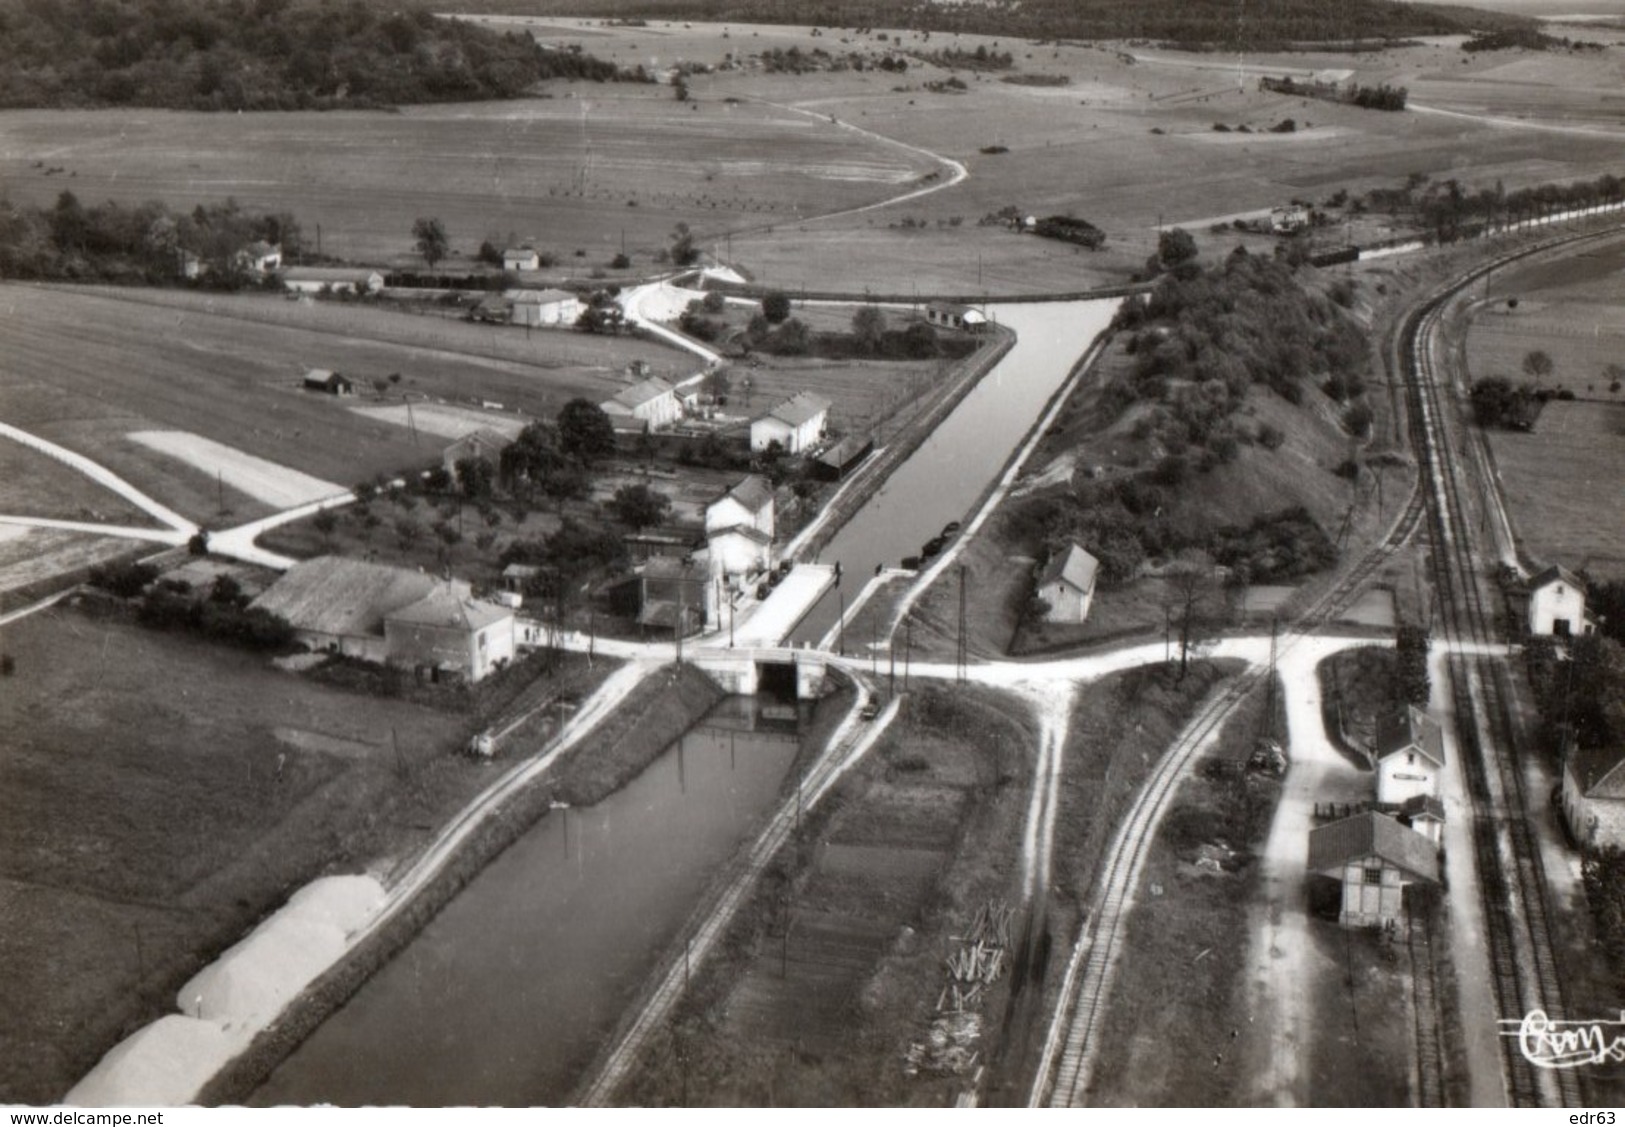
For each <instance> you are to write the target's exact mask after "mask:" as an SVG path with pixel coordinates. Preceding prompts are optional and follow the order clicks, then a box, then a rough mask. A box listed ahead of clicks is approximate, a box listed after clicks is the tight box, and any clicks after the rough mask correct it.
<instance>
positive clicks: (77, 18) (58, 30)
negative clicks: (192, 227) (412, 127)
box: [0, 0, 618, 110]
mask: <svg viewBox="0 0 1625 1127" xmlns="http://www.w3.org/2000/svg"><path fill="white" fill-rule="evenodd" d="M617 73H618V72H617V69H616V67H615V66H613V65H612V64H610V63H606V62H604V61H602V60H600V59H595V58H593V57H591V56H590V55H585V54H581V53H578V52H574V51H550V50H545V49H543V48H542V47H540V46H538V45H537V43H536V42H535V41H534V40H533V39H532V38H531V37H530V36H528V35H525V34H523V33H519V32H511V33H508V34H498V33H496V32H492V31H488V30H486V29H484V28H481V27H477V26H474V25H473V24H469V23H466V22H463V21H459V20H445V19H436V18H435V17H434V16H433V15H431V14H430V13H429V11H428V10H427V9H421V8H420V9H414V8H412V7H410V6H408V5H399V4H390V5H387V6H386V5H384V4H373V3H363V2H362V0H347V2H344V3H324V2H322V0H0V107H5V108H23V107H63V108H65V107H82V106H161V107H166V108H170V109H202V110H291V109H330V108H338V107H370V106H387V105H401V104H408V103H413V102H442V101H470V100H479V99H488V98H511V97H515V96H517V95H519V94H521V93H523V92H524V91H525V90H526V89H527V88H529V87H530V86H531V85H532V84H534V83H536V82H538V81H540V80H541V79H544V78H556V77H566V78H590V79H597V80H600V81H601V80H605V79H612V78H615V77H616V76H617Z"/></svg>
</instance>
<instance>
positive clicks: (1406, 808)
mask: <svg viewBox="0 0 1625 1127" xmlns="http://www.w3.org/2000/svg"><path fill="white" fill-rule="evenodd" d="M1399 820H1400V823H1401V824H1403V825H1407V826H1409V827H1410V828H1411V829H1413V830H1415V831H1416V832H1417V833H1419V834H1421V835H1422V836H1423V837H1425V838H1427V839H1428V840H1429V841H1431V842H1432V843H1433V845H1434V848H1439V847H1440V846H1441V845H1442V844H1443V842H1444V803H1443V802H1441V801H1439V800H1438V799H1437V798H1434V797H1433V796H1432V795H1427V794H1419V795H1416V796H1415V797H1414V798H1408V799H1406V800H1405V802H1404V804H1403V805H1401V806H1400V808H1399Z"/></svg>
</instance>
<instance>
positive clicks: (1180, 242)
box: [1157, 227, 1196, 266]
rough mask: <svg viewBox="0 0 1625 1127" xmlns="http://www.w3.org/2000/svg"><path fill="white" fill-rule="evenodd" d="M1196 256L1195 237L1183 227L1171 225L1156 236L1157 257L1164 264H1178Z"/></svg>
mask: <svg viewBox="0 0 1625 1127" xmlns="http://www.w3.org/2000/svg"><path fill="white" fill-rule="evenodd" d="M1195 257H1196V239H1195V238H1194V237H1193V236H1192V235H1191V233H1190V232H1189V231H1187V230H1185V229H1184V228H1183V227H1171V228H1169V229H1168V230H1166V231H1164V232H1162V234H1160V235H1158V236H1157V258H1158V259H1159V260H1160V261H1161V262H1162V264H1163V265H1164V266H1178V265H1179V264H1180V263H1181V262H1189V261H1191V260H1192V259H1194V258H1195Z"/></svg>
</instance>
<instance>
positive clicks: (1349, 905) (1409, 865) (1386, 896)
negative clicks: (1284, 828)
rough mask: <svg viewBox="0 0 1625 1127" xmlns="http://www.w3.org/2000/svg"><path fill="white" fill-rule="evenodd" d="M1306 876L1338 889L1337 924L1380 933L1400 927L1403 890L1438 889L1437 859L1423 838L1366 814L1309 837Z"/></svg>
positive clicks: (1382, 816)
mask: <svg viewBox="0 0 1625 1127" xmlns="http://www.w3.org/2000/svg"><path fill="white" fill-rule="evenodd" d="M1309 871H1310V872H1311V873H1314V874H1317V875H1319V876H1322V877H1327V878H1330V879H1332V880H1335V881H1337V882H1338V883H1339V885H1340V886H1341V898H1340V902H1339V910H1338V917H1337V918H1338V922H1339V923H1341V924H1342V925H1343V926H1345V927H1383V926H1387V925H1388V924H1389V923H1390V922H1393V923H1403V922H1404V921H1405V888H1406V886H1407V885H1412V884H1418V883H1420V884H1428V885H1435V884H1438V883H1439V855H1438V852H1437V849H1436V847H1435V846H1434V843H1433V842H1432V841H1430V840H1428V838H1427V837H1426V836H1424V835H1423V834H1420V833H1418V832H1417V831H1416V830H1413V829H1410V828H1408V827H1406V826H1402V825H1400V824H1399V823H1398V822H1397V821H1395V820H1394V819H1393V818H1390V817H1389V816H1388V815H1386V814H1378V813H1376V812H1375V811H1367V812H1365V813H1363V814H1356V815H1354V817H1352V818H1344V819H1342V820H1341V821H1337V822H1332V823H1331V824H1330V825H1325V826H1321V827H1319V828H1318V829H1315V830H1311V831H1310V833H1309Z"/></svg>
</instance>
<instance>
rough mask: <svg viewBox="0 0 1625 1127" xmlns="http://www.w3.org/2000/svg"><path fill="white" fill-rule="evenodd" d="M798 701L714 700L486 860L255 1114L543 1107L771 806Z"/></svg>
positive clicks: (577, 1073) (789, 753) (565, 1095)
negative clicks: (600, 788)
mask: <svg viewBox="0 0 1625 1127" xmlns="http://www.w3.org/2000/svg"><path fill="white" fill-rule="evenodd" d="M806 708H807V706H806V705H802V706H797V705H795V704H794V703H778V702H774V701H773V700H771V699H770V698H751V697H730V698H728V699H727V700H724V701H723V702H721V703H720V704H719V705H717V706H716V708H714V709H712V710H711V712H709V713H708V714H707V715H706V716H705V717H704V718H703V719H702V720H701V721H700V723H699V725H698V726H696V727H695V728H693V729H691V730H690V731H689V732H688V733H687V734H685V735H684V736H683V737H682V738H681V739H679V740H678V741H677V742H676V743H674V744H672V745H671V746H670V747H669V748H667V749H666V750H665V751H664V752H663V753H662V754H661V755H660V757H659V758H658V759H656V760H655V761H654V762H653V763H652V764H651V765H650V766H649V767H648V768H647V769H646V770H644V771H643V773H642V774H640V775H639V776H638V777H637V778H635V779H633V780H632V782H631V783H629V784H628V785H627V786H625V787H623V788H622V789H621V790H620V791H618V792H616V793H615V794H613V795H611V796H610V797H609V798H607V799H605V800H604V801H603V802H601V803H599V804H598V805H597V806H593V807H590V808H587V809H582V810H555V811H553V812H552V813H551V814H549V815H548V816H547V817H546V818H544V819H542V821H541V822H539V823H538V824H537V825H536V826H535V828H534V829H532V830H531V831H530V832H529V833H527V834H525V835H524V836H523V837H521V838H520V839H519V840H518V841H516V842H515V843H514V844H513V845H512V846H511V847H509V848H508V849H507V850H506V851H504V852H503V853H502V854H501V855H500V856H499V857H498V858H497V859H496V860H495V861H494V862H492V863H491V864H490V865H488V866H487V867H486V868H485V869H484V870H483V871H481V873H480V874H479V876H477V877H476V878H475V879H474V881H473V882H472V883H471V884H469V886H468V887H467V888H466V889H464V890H463V891H462V892H461V893H459V894H458V895H457V896H456V897H455V898H454V899H453V900H452V901H451V903H449V904H448V905H447V906H446V908H445V909H444V910H443V911H442V912H441V913H440V914H439V915H438V916H436V917H435V919H434V920H432V921H431V922H430V923H429V925H428V926H427V927H425V928H424V930H423V931H422V932H421V933H420V934H419V935H418V936H417V938H415V939H414V940H413V941H412V942H411V943H410V944H408V945H407V947H406V948H405V950H403V951H402V952H401V954H400V955H399V956H397V957H396V958H395V959H394V960H392V961H391V962H390V963H389V964H388V965H386V966H385V967H384V968H383V969H381V970H380V971H379V972H378V973H377V974H376V975H374V976H373V977H372V978H371V979H370V980H369V981H368V982H367V984H366V985H365V986H364V987H362V989H361V990H360V991H359V992H357V994H356V995H355V996H354V997H353V998H351V999H350V1001H349V1002H348V1003H346V1004H345V1006H344V1007H343V1008H341V1009H340V1010H339V1011H338V1012H337V1013H335V1014H334V1015H333V1016H332V1017H331V1018H329V1019H328V1020H327V1021H326V1022H325V1023H324V1024H323V1025H322V1026H321V1027H320V1028H318V1029H317V1030H316V1032H315V1033H314V1034H312V1035H311V1037H310V1038H309V1039H308V1040H306V1041H305V1043H304V1044H303V1045H301V1046H300V1047H299V1049H298V1050H296V1051H295V1052H294V1053H293V1054H292V1055H291V1056H290V1057H288V1059H287V1060H286V1061H284V1062H283V1064H282V1065H281V1066H280V1067H279V1068H278V1069H277V1070H276V1071H275V1072H274V1073H273V1074H272V1075H271V1076H270V1077H269V1078H268V1079H267V1081H266V1082H265V1084H264V1085H263V1086H262V1087H261V1088H260V1089H259V1091H258V1092H256V1093H255V1094H254V1096H253V1099H252V1103H254V1104H256V1105H260V1106H275V1105H279V1104H312V1103H332V1104H338V1105H341V1106H357V1105H367V1104H406V1105H413V1106H456V1105H468V1104H472V1105H506V1106H515V1105H533V1104H559V1103H562V1102H564V1101H566V1100H568V1099H569V1098H570V1094H571V1091H572V1089H573V1088H574V1087H575V1086H576V1085H577V1084H578V1083H579V1082H580V1081H581V1079H582V1073H583V1071H584V1070H585V1069H586V1068H587V1067H588V1065H589V1064H590V1062H591V1060H592V1057H593V1054H594V1053H595V1052H596V1051H597V1050H598V1049H599V1048H600V1046H602V1045H603V1044H604V1042H605V1040H606V1038H607V1037H608V1036H609V1034H610V1032H611V1030H612V1029H613V1027H614V1026H615V1024H616V1022H617V1021H618V1020H619V1019H620V1017H621V1015H622V1013H623V1012H624V1011H625V1010H626V1008H627V1006H628V1005H629V1004H630V1003H631V1002H632V1000H633V997H634V995H635V994H636V992H637V991H638V989H639V987H640V986H641V985H642V984H643V983H644V981H645V980H646V979H647V978H648V977H649V975H650V974H651V973H652V972H653V971H654V970H655V966H656V960H657V959H658V958H659V956H660V954H661V952H662V951H664V950H665V949H666V948H667V947H668V946H669V945H670V944H671V943H672V942H674V941H675V939H676V937H677V936H678V935H679V934H680V931H681V928H682V926H683V924H684V922H685V921H686V920H687V919H688V917H689V915H690V913H691V912H692V911H693V910H694V906H695V905H696V904H697V903H698V902H699V899H700V896H701V894H702V892H703V891H704V888H705V886H706V884H707V883H708V882H709V881H710V880H711V879H712V877H713V876H714V875H715V874H716V872H717V871H718V868H719V866H721V865H722V864H723V863H724V862H725V861H726V859H727V858H728V857H729V856H730V855H731V854H732V853H733V852H734V850H735V849H736V848H737V847H738V846H739V844H740V843H741V842H742V841H743V840H744V839H745V837H746V836H747V835H748V834H749V832H750V831H751V828H752V827H753V825H755V824H756V823H757V822H758V821H759V819H760V818H761V817H762V816H763V815H764V814H766V813H767V812H768V811H769V810H770V809H771V807H772V805H773V800H774V797H775V796H776V795H777V794H778V792H779V788H780V785H781V783H782V782H783V781H784V778H785V775H786V773H787V771H788V769H789V767H790V763H791V761H792V760H793V759H794V758H795V754H796V750H797V747H798V742H799V741H798V736H797V732H798V730H799V729H800V728H801V727H802V726H803V725H804V720H805V711H806Z"/></svg>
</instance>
